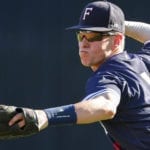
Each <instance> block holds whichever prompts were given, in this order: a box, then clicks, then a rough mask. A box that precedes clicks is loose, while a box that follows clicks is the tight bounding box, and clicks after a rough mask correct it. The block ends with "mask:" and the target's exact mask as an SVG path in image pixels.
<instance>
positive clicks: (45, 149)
mask: <svg viewBox="0 0 150 150" xmlns="http://www.w3.org/2000/svg"><path fill="white" fill-rule="evenodd" d="M110 1H111V2H113V3H116V4H117V5H119V6H120V7H121V8H122V9H123V11H124V12H125V15H126V19H127V20H135V21H144V22H147V23H149V21H150V16H149V5H150V1H148V0H143V1H137V0H136V1H135V0H132V1H131V0H130V1H129V0H122V1H119V0H110ZM88 2H92V1H86V0H59V1H58V0H56V1H50V0H13V1H12V0H5V1H0V70H1V71H0V103H1V104H7V105H17V106H24V107H31V108H40V109H43V108H48V107H55V106H59V105H65V104H70V103H75V102H78V101H80V100H81V99H82V97H83V96H84V87H85V83H86V80H87V79H88V77H89V76H90V75H91V73H92V72H91V70H90V69H88V68H84V67H83V66H82V65H81V64H80V60H79V57H78V46H77V41H76V37H75V33H74V32H72V31H66V30H65V28H66V27H69V26H72V25H75V24H77V23H78V19H79V16H80V12H81V10H82V8H83V7H84V6H85V5H86V4H87V3H88ZM140 46H141V44H140V43H138V42H136V41H133V40H131V39H128V38H127V39H126V49H128V51H135V50H138V49H139V48H140ZM0 149H1V150H10V149H15V150H20V149H21V150H27V149H28V150H32V149H36V150H41V149H42V150H60V149H61V150H85V149H86V150H112V148H111V144H110V143H109V141H108V139H107V137H106V136H105V134H104V131H103V129H102V127H101V126H100V125H99V123H94V124H90V125H81V126H76V125H74V126H60V127H51V128H47V129H46V130H44V131H43V132H40V133H39V134H36V135H34V136H31V137H28V138H22V139H16V140H9V141H0Z"/></svg>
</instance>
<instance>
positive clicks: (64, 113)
mask: <svg viewBox="0 0 150 150" xmlns="http://www.w3.org/2000/svg"><path fill="white" fill-rule="evenodd" d="M119 102H120V96H119V94H117V93H116V92H111V93H110V92H107V93H104V94H102V95H100V96H97V97H95V98H92V99H90V100H85V101H81V102H79V103H76V104H73V105H72V104H70V105H65V106H60V107H54V108H48V109H45V110H41V111H40V110H36V111H35V113H36V116H37V119H38V122H39V124H38V127H39V130H42V129H44V128H46V127H47V126H48V122H49V125H50V126H51V125H52V126H55V125H63V124H88V123H94V122H98V121H101V120H107V119H112V118H113V117H114V116H115V114H116V110H117V106H118V104H119ZM45 113H46V115H45ZM46 116H47V117H46ZM15 123H17V124H18V125H19V127H21V128H22V127H24V126H25V125H26V122H25V116H24V115H23V113H18V114H17V115H16V116H14V117H13V118H12V119H11V121H10V122H9V125H10V126H12V125H13V124H15Z"/></svg>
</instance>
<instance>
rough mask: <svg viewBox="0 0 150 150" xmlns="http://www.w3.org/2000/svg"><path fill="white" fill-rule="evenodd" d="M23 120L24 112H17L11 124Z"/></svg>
mask: <svg viewBox="0 0 150 150" xmlns="http://www.w3.org/2000/svg"><path fill="white" fill-rule="evenodd" d="M22 120H24V116H23V114H22V113H18V114H16V115H15V116H14V117H13V118H12V119H11V120H10V121H9V123H8V124H9V126H12V125H14V124H15V123H18V122H21V121H22Z"/></svg>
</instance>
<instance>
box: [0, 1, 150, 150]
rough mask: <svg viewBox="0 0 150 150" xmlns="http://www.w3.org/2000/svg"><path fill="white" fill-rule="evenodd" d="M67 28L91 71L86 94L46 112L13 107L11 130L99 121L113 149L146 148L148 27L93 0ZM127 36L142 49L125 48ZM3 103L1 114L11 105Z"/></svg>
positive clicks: (149, 131)
mask: <svg viewBox="0 0 150 150" xmlns="http://www.w3.org/2000/svg"><path fill="white" fill-rule="evenodd" d="M69 29H72V30H75V31H76V35H77V40H78V46H79V56H80V59H81V63H82V64H83V65H84V66H86V67H90V68H91V69H92V70H93V74H92V75H91V77H90V78H89V79H88V81H87V83H86V95H85V98H84V99H83V100H82V101H80V102H78V103H75V104H69V105H64V106H59V107H54V108H47V109H44V110H33V109H26V108H18V107H14V108H15V109H14V111H15V112H16V113H15V114H13V115H12V117H11V119H10V121H9V128H11V129H13V127H14V126H18V127H19V128H21V129H22V131H23V130H25V128H26V127H27V126H28V125H30V124H33V125H35V126H36V130H37V131H41V130H42V129H45V128H46V127H48V126H57V125H66V124H89V123H93V122H100V124H101V125H102V126H103V127H104V130H105V131H106V134H107V136H108V137H109V138H110V140H111V141H112V145H113V147H114V149H115V150H149V149H150V91H149V90H150V75H149V72H150V41H149V40H150V25H149V24H146V23H142V22H134V21H125V18H124V13H123V12H122V10H121V9H120V8H119V7H118V6H116V5H115V4H113V3H110V2H106V1H96V2H91V3H88V4H87V5H86V6H85V7H84V9H83V11H82V13H81V16H80V20H79V23H78V25H76V26H73V27H70V28H69ZM125 35H127V36H129V37H131V38H133V39H135V40H137V41H139V42H141V43H144V45H143V47H142V48H141V50H140V51H137V52H136V53H128V52H127V51H126V50H124V45H125ZM2 107H3V106H1V109H2V110H5V112H7V111H8V110H9V108H11V106H10V107H9V106H5V107H7V111H6V109H5V108H2ZM11 110H12V109H11ZM0 115H1V113H0ZM12 132H13V130H12V131H11V132H10V133H9V134H10V135H11V136H12V137H13V133H12Z"/></svg>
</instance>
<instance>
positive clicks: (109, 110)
mask: <svg viewBox="0 0 150 150" xmlns="http://www.w3.org/2000/svg"><path fill="white" fill-rule="evenodd" d="M104 112H105V115H104V116H105V118H104V120H107V119H113V118H114V117H115V115H116V109H113V108H112V107H107V108H106V109H105V110H104Z"/></svg>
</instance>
